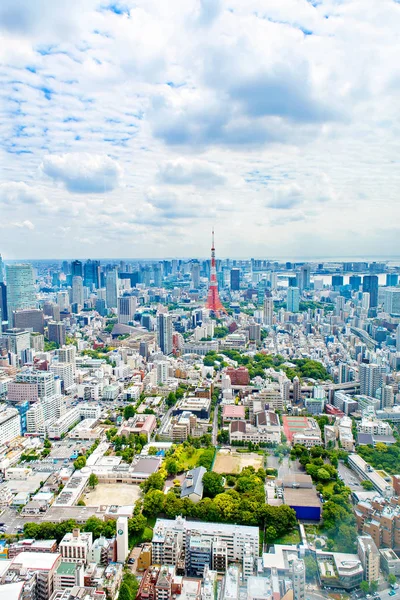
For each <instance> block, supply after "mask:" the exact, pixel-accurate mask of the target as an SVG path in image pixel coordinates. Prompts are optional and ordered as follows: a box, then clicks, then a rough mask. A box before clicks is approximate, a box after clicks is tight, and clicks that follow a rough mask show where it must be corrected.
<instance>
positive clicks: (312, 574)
mask: <svg viewBox="0 0 400 600" xmlns="http://www.w3.org/2000/svg"><path fill="white" fill-rule="evenodd" d="M304 563H305V566H306V579H307V581H312V580H314V579H316V577H317V575H318V565H317V561H316V560H315V557H314V556H312V555H311V554H309V555H308V556H305V557H304Z"/></svg>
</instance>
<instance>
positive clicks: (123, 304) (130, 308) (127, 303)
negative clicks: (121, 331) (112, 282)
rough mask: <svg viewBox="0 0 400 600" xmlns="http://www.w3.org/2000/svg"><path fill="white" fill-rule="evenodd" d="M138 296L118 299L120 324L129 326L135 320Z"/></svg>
mask: <svg viewBox="0 0 400 600" xmlns="http://www.w3.org/2000/svg"><path fill="white" fill-rule="evenodd" d="M136 304H137V298H136V296H121V297H120V298H118V323H123V324H124V325H128V324H129V323H131V322H132V321H133V319H134V316H135V312H136Z"/></svg>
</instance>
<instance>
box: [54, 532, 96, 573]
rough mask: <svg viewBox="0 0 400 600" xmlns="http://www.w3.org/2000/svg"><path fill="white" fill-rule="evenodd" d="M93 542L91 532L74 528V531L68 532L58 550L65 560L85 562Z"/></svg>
mask: <svg viewBox="0 0 400 600" xmlns="http://www.w3.org/2000/svg"><path fill="white" fill-rule="evenodd" d="M92 544H93V534H92V533H91V532H81V531H79V529H74V530H73V532H72V533H66V534H65V535H64V537H63V539H62V540H61V542H60V545H59V548H58V551H59V552H60V554H61V556H62V560H63V561H65V562H71V563H78V564H81V565H83V564H85V563H86V562H87V558H88V554H89V552H90V549H91V547H92Z"/></svg>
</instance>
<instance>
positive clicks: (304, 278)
mask: <svg viewBox="0 0 400 600" xmlns="http://www.w3.org/2000/svg"><path fill="white" fill-rule="evenodd" d="M310 286H311V267H310V265H302V267H301V269H300V273H299V289H300V292H303V291H304V290H309V289H310Z"/></svg>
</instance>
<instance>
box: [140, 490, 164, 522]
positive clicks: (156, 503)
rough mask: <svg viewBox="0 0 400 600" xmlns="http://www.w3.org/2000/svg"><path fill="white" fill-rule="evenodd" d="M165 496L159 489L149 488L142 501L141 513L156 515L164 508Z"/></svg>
mask: <svg viewBox="0 0 400 600" xmlns="http://www.w3.org/2000/svg"><path fill="white" fill-rule="evenodd" d="M164 501H165V496H164V493H163V492H161V491H160V490H154V489H153V490H149V491H148V492H147V494H146V495H145V497H144V501H143V514H145V515H147V516H157V515H158V514H159V513H160V512H162V510H163V508H164Z"/></svg>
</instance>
